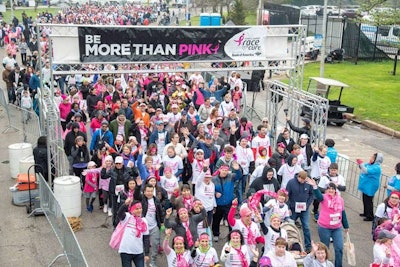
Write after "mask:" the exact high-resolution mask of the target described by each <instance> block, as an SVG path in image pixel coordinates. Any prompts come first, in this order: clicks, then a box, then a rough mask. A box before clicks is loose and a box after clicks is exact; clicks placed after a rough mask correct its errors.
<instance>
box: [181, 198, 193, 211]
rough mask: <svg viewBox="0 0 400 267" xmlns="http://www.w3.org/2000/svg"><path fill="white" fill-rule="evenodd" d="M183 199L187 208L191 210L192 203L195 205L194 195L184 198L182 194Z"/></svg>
mask: <svg viewBox="0 0 400 267" xmlns="http://www.w3.org/2000/svg"><path fill="white" fill-rule="evenodd" d="M182 200H183V205H184V206H185V208H186V209H187V210H188V211H190V210H191V209H192V205H193V196H190V197H188V198H184V197H183V196H182Z"/></svg>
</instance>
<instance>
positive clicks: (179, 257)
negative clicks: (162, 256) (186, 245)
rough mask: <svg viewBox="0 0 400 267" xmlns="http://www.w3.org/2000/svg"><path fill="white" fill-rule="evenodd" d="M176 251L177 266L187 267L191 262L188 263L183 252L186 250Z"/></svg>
mask: <svg viewBox="0 0 400 267" xmlns="http://www.w3.org/2000/svg"><path fill="white" fill-rule="evenodd" d="M175 253H176V267H187V266H189V264H188V263H187V261H186V259H185V257H184V256H183V254H184V253H185V250H182V251H175Z"/></svg>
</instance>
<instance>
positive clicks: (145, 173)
mask: <svg viewBox="0 0 400 267" xmlns="http://www.w3.org/2000/svg"><path fill="white" fill-rule="evenodd" d="M136 166H137V167H138V169H139V174H140V178H142V181H143V182H145V181H146V179H147V177H149V176H150V172H149V171H148V170H147V168H146V165H144V164H143V154H139V156H138V158H137V160H136Z"/></svg>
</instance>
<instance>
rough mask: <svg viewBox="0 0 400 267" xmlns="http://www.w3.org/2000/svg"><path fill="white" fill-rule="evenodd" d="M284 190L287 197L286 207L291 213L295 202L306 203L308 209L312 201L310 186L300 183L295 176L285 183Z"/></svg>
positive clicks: (312, 194)
mask: <svg viewBox="0 0 400 267" xmlns="http://www.w3.org/2000/svg"><path fill="white" fill-rule="evenodd" d="M286 190H287V191H288V196H289V205H288V206H289V208H290V209H291V210H292V212H294V210H295V207H296V202H306V203H307V209H308V207H310V205H311V203H312V202H313V200H314V193H313V188H312V186H311V185H309V184H306V183H300V182H299V181H298V180H297V175H296V176H295V177H294V178H293V179H291V180H290V181H289V182H288V183H287V185H286Z"/></svg>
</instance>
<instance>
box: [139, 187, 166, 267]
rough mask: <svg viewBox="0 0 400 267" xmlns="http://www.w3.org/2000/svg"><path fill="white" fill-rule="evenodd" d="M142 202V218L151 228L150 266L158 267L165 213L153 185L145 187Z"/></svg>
mask: <svg viewBox="0 0 400 267" xmlns="http://www.w3.org/2000/svg"><path fill="white" fill-rule="evenodd" d="M141 202H142V217H143V218H146V220H147V223H148V226H149V236H150V247H151V253H150V254H151V256H150V259H151V260H150V264H151V266H152V267H157V254H158V248H159V246H160V229H161V226H163V225H164V217H165V215H164V211H163V209H162V206H161V203H160V200H159V199H158V198H157V197H155V196H154V187H153V186H152V185H151V184H146V185H145V186H144V190H143V195H142V197H141Z"/></svg>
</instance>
